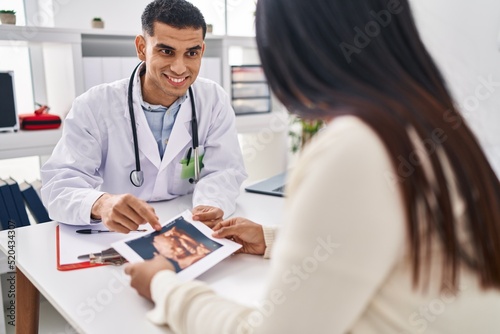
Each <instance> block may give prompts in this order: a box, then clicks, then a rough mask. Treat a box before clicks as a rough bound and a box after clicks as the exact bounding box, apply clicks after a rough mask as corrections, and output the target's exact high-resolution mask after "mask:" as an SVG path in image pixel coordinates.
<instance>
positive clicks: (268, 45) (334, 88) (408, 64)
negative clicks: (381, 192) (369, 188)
mask: <svg viewBox="0 0 500 334" xmlns="http://www.w3.org/2000/svg"><path fill="white" fill-rule="evenodd" d="M256 26H257V45H258V49H259V54H260V57H261V61H262V65H263V68H264V72H265V74H266V76H267V78H268V81H269V84H270V86H271V88H272V90H273V92H274V93H275V94H276V96H277V97H278V98H279V99H280V101H281V102H282V103H283V104H284V105H285V106H287V107H288V108H289V110H292V111H293V112H294V113H296V114H298V115H299V116H300V117H304V118H323V119H324V118H331V117H332V116H339V115H355V116H357V117H358V118H360V119H361V120H363V121H364V122H365V123H366V124H368V125H369V126H370V127H371V128H373V130H374V131H375V132H376V133H377V134H378V136H379V137H380V138H381V139H382V141H383V143H384V144H385V146H386V148H387V150H388V152H389V155H390V157H391V160H392V164H393V167H394V173H393V174H392V175H389V176H388V182H393V183H394V184H395V185H396V186H397V187H398V189H399V190H400V192H401V194H402V196H403V201H404V203H405V209H406V217H407V227H408V228H407V230H408V236H409V240H410V244H409V247H410V254H411V257H412V263H413V283H414V286H415V287H416V286H417V284H418V283H419V281H420V279H421V275H420V273H421V270H422V268H423V265H422V264H423V263H428V262H426V261H424V260H430V259H429V255H430V253H429V249H430V242H431V237H433V236H436V237H437V238H438V240H439V241H440V243H439V244H440V245H441V246H442V249H443V253H444V263H443V273H444V275H443V277H442V283H444V284H446V285H449V286H452V287H455V288H456V287H457V278H458V270H459V268H460V266H461V265H463V264H465V265H466V266H468V267H469V268H471V269H472V270H473V271H474V272H476V273H477V275H478V276H479V277H480V281H481V285H482V286H483V287H484V288H488V287H495V288H500V211H499V210H500V184H499V180H498V178H497V176H496V175H495V173H494V171H493V170H492V168H491V166H490V164H489V163H488V161H487V159H486V157H485V155H484V153H483V151H482V149H481V147H480V146H479V144H478V141H477V140H476V138H475V137H474V135H473V133H472V132H471V130H470V129H469V127H468V126H467V125H466V124H465V122H464V120H463V118H462V117H461V115H460V114H459V112H458V111H457V110H456V108H455V106H454V103H453V101H452V98H451V97H450V94H449V93H448V91H447V88H446V86H445V83H444V80H443V78H442V76H441V74H440V72H439V70H438V69H437V67H436V66H435V64H434V62H433V60H432V59H431V57H430V55H429V54H428V52H427V51H426V49H425V47H424V45H423V43H422V41H421V40H420V37H419V34H418V32H417V29H416V26H415V23H414V20H413V17H412V15H411V10H410V6H409V4H408V2H407V1H406V0H401V1H396V0H357V1H344V0H337V1H335V0H308V1H303V0H260V1H259V2H258V4H257V16H256ZM460 201H463V204H464V214H463V216H461V217H459V216H457V209H458V208H459V205H458V204H459V202H460ZM462 226H463V228H462ZM459 229H460V230H462V229H464V230H465V231H466V232H465V235H466V236H468V238H469V240H468V241H463V240H459V239H461V238H462V234H463V232H462V231H460V233H459ZM422 231H425V233H422ZM424 255H427V258H426V259H424Z"/></svg>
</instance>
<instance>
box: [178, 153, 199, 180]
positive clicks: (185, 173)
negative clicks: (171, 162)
mask: <svg viewBox="0 0 500 334" xmlns="http://www.w3.org/2000/svg"><path fill="white" fill-rule="evenodd" d="M204 156H205V154H202V155H200V156H199V157H198V160H199V162H200V172H201V170H202V169H203V157H204ZM181 164H182V170H181V179H183V180H185V179H190V178H194V157H190V158H189V160H188V159H187V158H184V159H182V160H181Z"/></svg>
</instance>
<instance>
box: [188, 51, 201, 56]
mask: <svg viewBox="0 0 500 334" xmlns="http://www.w3.org/2000/svg"><path fill="white" fill-rule="evenodd" d="M198 54H199V52H198V51H189V52H188V53H187V55H188V56H189V57H196V56H198Z"/></svg>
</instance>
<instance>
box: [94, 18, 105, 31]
mask: <svg viewBox="0 0 500 334" xmlns="http://www.w3.org/2000/svg"><path fill="white" fill-rule="evenodd" d="M91 24H92V28H98V29H102V28H104V21H103V20H102V19H101V18H100V17H94V18H93V19H92V22H91Z"/></svg>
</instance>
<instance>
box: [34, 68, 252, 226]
mask: <svg viewBox="0 0 500 334" xmlns="http://www.w3.org/2000/svg"><path fill="white" fill-rule="evenodd" d="M137 73H139V71H137ZM128 82H129V79H124V80H120V81H116V82H113V83H110V84H103V85H99V86H96V87H93V88H91V89H90V90H89V91H87V92H86V93H84V94H82V95H81V96H79V97H78V98H76V99H75V101H74V103H73V106H72V108H71V111H70V112H69V114H68V116H67V117H66V120H65V122H64V127H63V134H62V138H61V139H60V141H59V143H58V144H57V145H56V147H55V148H54V151H53V152H52V156H51V157H50V158H49V160H48V161H47V162H46V163H45V164H44V165H43V167H42V169H41V176H42V183H43V187H42V191H41V192H42V200H43V203H44V204H45V206H46V207H47V208H48V211H49V215H50V218H51V219H53V220H56V221H60V222H63V223H67V224H74V225H83V224H90V223H91V218H90V213H91V208H92V205H93V203H94V202H95V201H96V200H97V198H99V196H101V195H102V194H103V193H104V192H107V193H110V194H124V193H130V194H133V195H134V196H136V197H138V198H141V199H143V200H145V201H161V200H168V199H172V198H175V197H177V196H181V195H185V194H189V193H192V192H193V191H194V194H193V207H194V206H197V205H210V206H215V207H219V208H221V209H222V210H223V211H224V214H225V216H227V215H229V214H231V213H233V212H234V209H235V200H236V198H237V196H238V194H239V192H240V185H241V183H242V182H243V180H244V179H245V178H246V177H247V174H246V172H245V169H244V164H243V158H242V154H241V150H240V147H239V143H238V137H237V133H236V128H235V115H234V111H233V109H232V107H231V104H230V100H229V97H228V95H227V94H226V93H225V91H224V90H223V89H222V87H220V86H219V85H217V84H216V83H215V82H213V81H210V80H207V79H204V78H198V79H197V80H196V81H195V83H194V84H193V85H192V88H193V93H194V100H195V104H196V112H197V117H198V136H199V143H200V149H201V150H200V153H201V154H203V153H204V154H205V156H204V158H203V164H204V168H203V169H202V170H201V180H200V181H199V182H198V184H197V185H196V189H195V186H194V185H192V184H190V183H189V181H188V180H187V179H181V169H182V165H181V163H180V161H181V160H182V159H183V158H185V157H186V153H187V151H188V149H189V147H191V146H192V139H191V122H190V121H191V102H190V100H189V99H190V98H189V94H188V97H187V99H186V100H185V101H184V103H182V105H181V108H180V110H179V112H178V114H177V118H176V120H175V124H174V126H173V129H172V133H171V136H170V138H169V143H168V145H167V146H166V148H165V153H164V156H163V159H160V154H159V152H158V146H157V143H156V141H155V138H154V136H153V133H152V132H151V130H150V128H149V125H148V123H147V120H146V116H145V115H144V111H143V110H142V107H141V105H140V102H139V101H140V99H139V96H140V95H139V94H141V86H140V81H139V76H138V74H136V78H135V81H134V82H135V84H134V88H133V97H134V113H135V121H136V125H137V138H138V142H139V155H140V161H141V169H142V170H143V171H144V184H143V185H142V186H141V187H135V186H134V185H132V183H131V182H130V172H131V171H132V170H134V169H135V156H134V144H133V138H132V129H131V125H130V115H129V110H128V105H127V89H128ZM181 209H185V208H180V210H179V211H182V210H181Z"/></svg>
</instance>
